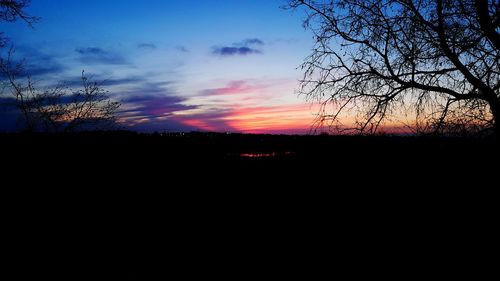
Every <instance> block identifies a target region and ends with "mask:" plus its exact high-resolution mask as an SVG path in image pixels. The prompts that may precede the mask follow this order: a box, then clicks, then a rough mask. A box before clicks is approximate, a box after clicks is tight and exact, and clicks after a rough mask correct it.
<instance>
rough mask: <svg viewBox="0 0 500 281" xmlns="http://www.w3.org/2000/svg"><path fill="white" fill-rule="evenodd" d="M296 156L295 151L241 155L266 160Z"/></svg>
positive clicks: (241, 155)
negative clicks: (268, 158)
mask: <svg viewBox="0 0 500 281" xmlns="http://www.w3.org/2000/svg"><path fill="white" fill-rule="evenodd" d="M293 154H295V152H293V151H286V152H271V153H241V154H240V157H244V158H266V157H278V156H290V155H293Z"/></svg>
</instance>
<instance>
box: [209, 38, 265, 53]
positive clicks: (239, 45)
mask: <svg viewBox="0 0 500 281" xmlns="http://www.w3.org/2000/svg"><path fill="white" fill-rule="evenodd" d="M262 45H264V41H262V40H261V39H258V38H250V39H245V40H242V41H241V42H235V43H233V44H232V45H231V46H214V47H212V54H214V55H218V56H236V55H240V56H246V55H251V54H262V53H263V52H262V50H260V49H257V48H256V46H262Z"/></svg>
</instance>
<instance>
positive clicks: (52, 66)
mask: <svg viewBox="0 0 500 281" xmlns="http://www.w3.org/2000/svg"><path fill="white" fill-rule="evenodd" d="M11 55H12V57H11V58H10V60H11V61H10V62H9V61H4V62H3V63H9V64H10V66H9V67H11V68H12V69H14V68H17V66H19V65H20V66H21V69H20V71H19V72H18V73H17V77H18V78H25V77H28V76H32V77H34V76H45V75H51V74H60V73H62V72H64V71H65V70H66V69H67V67H66V66H65V65H63V64H61V63H60V62H59V61H58V60H57V56H55V55H50V54H47V53H45V52H42V51H40V50H37V49H35V48H30V47H23V46H20V47H18V48H17V49H16V51H15V52H14V53H12V54H11Z"/></svg>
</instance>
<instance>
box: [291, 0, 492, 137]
mask: <svg viewBox="0 0 500 281" xmlns="http://www.w3.org/2000/svg"><path fill="white" fill-rule="evenodd" d="M289 6H290V7H292V8H300V7H303V8H305V10H306V11H307V18H306V20H305V22H304V25H305V26H306V27H308V28H310V29H311V30H312V31H313V32H314V35H315V39H316V44H315V46H314V48H313V51H312V54H311V55H310V56H309V57H308V58H307V59H306V60H305V62H304V64H303V65H302V68H303V69H304V77H303V80H302V81H301V82H302V83H301V93H304V94H306V95H307V96H308V97H310V98H312V99H317V100H318V101H320V102H321V104H322V109H321V111H320V113H319V114H318V119H317V121H318V124H322V125H323V124H325V123H327V124H329V125H330V126H332V127H333V128H337V129H339V130H355V131H359V132H365V133H369V132H376V131H377V130H379V128H380V127H381V125H382V124H384V123H386V124H387V123H390V122H394V120H395V119H396V120H399V121H400V122H403V121H404V122H407V124H408V125H410V127H412V128H416V129H421V130H424V131H433V132H446V131H449V130H461V131H468V132H470V131H474V132H486V131H490V132H491V131H493V132H495V134H496V135H497V136H500V125H499V124H498V122H499V121H498V120H499V119H500V92H499V91H500V34H499V32H500V1H498V0H290V2H289ZM345 116H350V117H353V120H354V122H352V126H348V125H346V124H345V123H342V117H345Z"/></svg>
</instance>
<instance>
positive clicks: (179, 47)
mask: <svg viewBox="0 0 500 281" xmlns="http://www.w3.org/2000/svg"><path fill="white" fill-rule="evenodd" d="M175 49H176V50H177V51H179V52H181V53H189V49H188V48H187V47H186V46H182V45H179V46H177V47H175Z"/></svg>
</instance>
